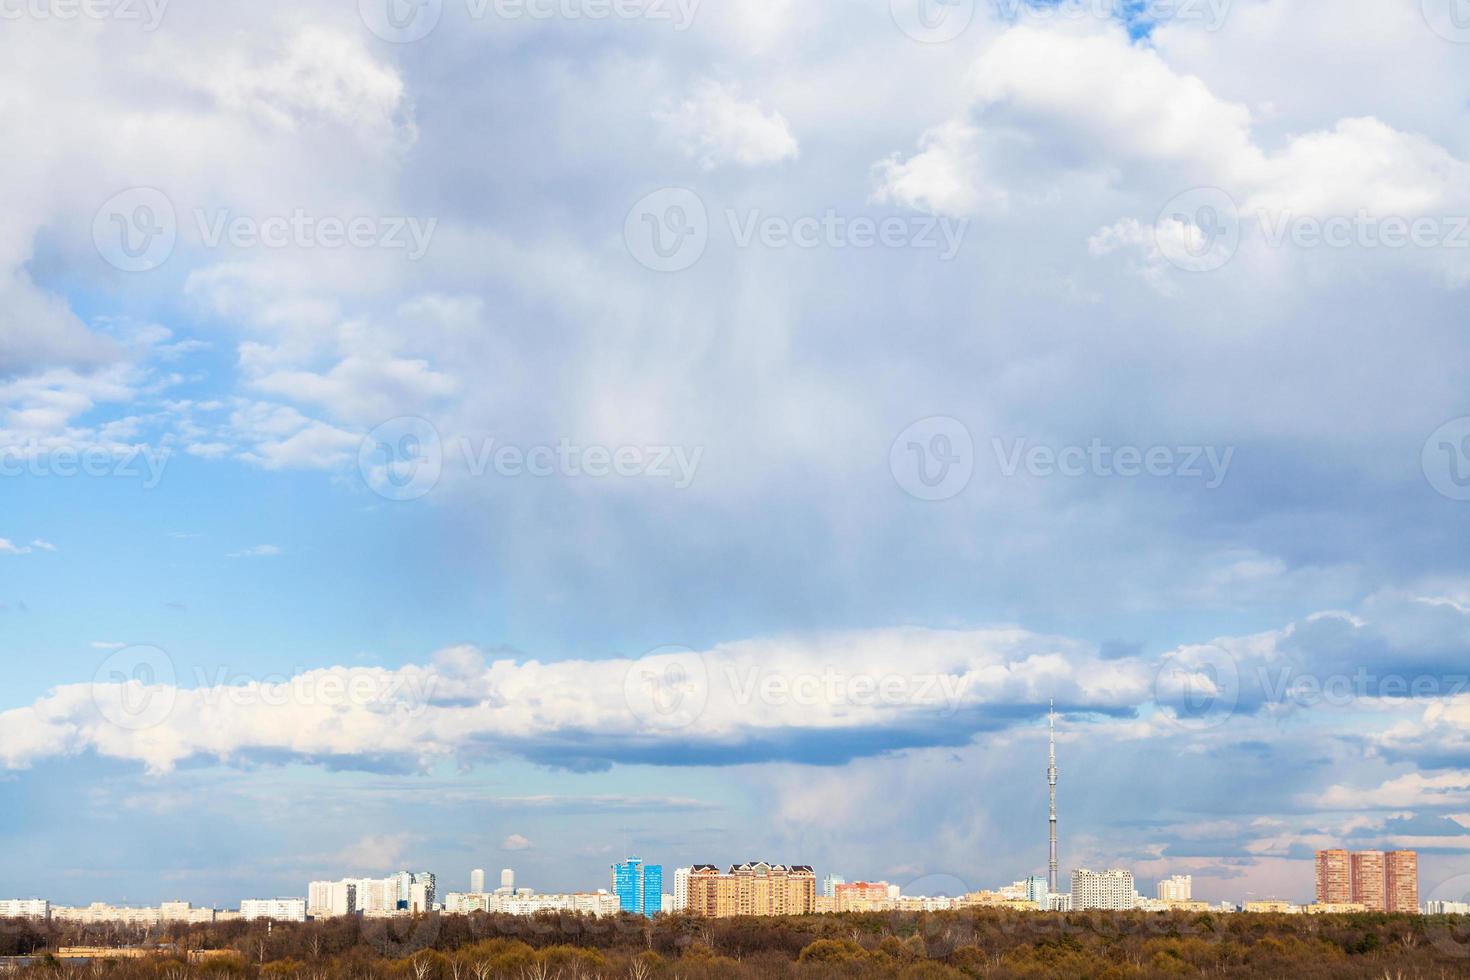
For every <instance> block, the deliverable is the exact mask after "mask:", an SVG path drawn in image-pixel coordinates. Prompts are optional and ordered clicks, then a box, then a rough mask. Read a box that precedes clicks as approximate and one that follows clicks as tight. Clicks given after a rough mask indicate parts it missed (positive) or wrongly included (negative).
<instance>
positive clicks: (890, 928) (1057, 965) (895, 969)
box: [0, 909, 1470, 980]
mask: <svg viewBox="0 0 1470 980" xmlns="http://www.w3.org/2000/svg"><path fill="white" fill-rule="evenodd" d="M103 945H105V946H112V947H121V946H132V947H139V946H144V947H149V948H156V947H162V948H163V949H164V952H161V953H160V954H159V955H157V956H155V957H150V958H148V959H116V960H113V959H105V960H100V961H92V962H85V963H84V962H79V961H74V960H59V959H56V958H55V957H54V956H52V955H51V953H53V952H54V951H55V950H57V949H58V948H60V947H64V946H103ZM201 950H208V951H214V952H212V953H208V954H202V955H201V954H200V953H199V952H198V951H201ZM191 953H192V955H191ZM0 956H31V957H34V959H33V960H32V961H31V962H30V963H29V964H28V965H18V964H15V963H13V962H12V963H11V964H10V965H8V966H7V967H6V969H7V970H8V971H9V973H10V974H11V977H10V978H8V980H551V978H558V980H613V978H618V980H622V978H632V980H655V978H657V980H675V978H678V980H702V978H716V977H718V978H725V977H729V978H737V980H738V978H750V980H774V978H782V977H790V978H809V980H819V978H827V977H856V978H860V980H861V978H874V980H878V978H884V980H887V978H896V980H944V978H952V980H964V978H976V977H986V978H996V980H1006V978H1012V977H1015V978H1044V977H1058V978H1063V977H1065V978H1069V980H1071V978H1078V977H1090V978H1099V980H1112V978H1118V980H1125V978H1126V980H1132V978H1148V980H1151V978H1158V977H1181V976H1209V977H1255V976H1269V977H1292V978H1302V980H1312V978H1323V980H1327V978H1349V980H1351V978H1364V980H1367V978H1372V980H1383V978H1385V977H1388V978H1393V980H1410V978H1426V980H1427V978H1433V980H1443V978H1449V977H1463V976H1470V919H1466V918H1454V917H1421V916H1389V915H1382V914H1374V913H1364V914H1359V915H1343V916H1304V915H1244V914H1239V915H1217V914H1191V915H1182V914H1181V915H1153V914H1143V913H1132V914H1117V913H1074V914H1069V915H1037V914H1031V915H1028V914H1024V913H1016V912H1010V911H1004V910H994V909H975V910H967V911H963V912H936V913H921V914H913V913H883V914H879V913H873V914H862V915H859V914H849V915H826V916H807V917H799V918H785V919H721V920H701V919H691V918H687V917H681V916H672V917H671V916H665V917H660V918H658V919H656V920H653V921H649V920H644V919H639V918H635V917H632V916H623V917H620V918H617V919H593V918H587V917H581V916H573V915H559V916H558V915H545V916H537V917H534V918H526V917H517V916H504V915H485V914H475V915H470V916H458V915H456V916H446V915H430V916H422V917H418V918H414V919H365V920H364V919H355V918H348V919H333V920H327V921H324V922H308V923H273V924H270V925H267V924H265V923H259V922H255V923H245V922H232V923H220V924H216V925H211V926H185V925H169V926H160V927H156V928H152V929H148V928H133V929H129V928H126V927H121V926H79V925H76V924H69V923H31V922H8V923H3V924H0Z"/></svg>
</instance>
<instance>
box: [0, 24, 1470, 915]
mask: <svg viewBox="0 0 1470 980" xmlns="http://www.w3.org/2000/svg"><path fill="white" fill-rule="evenodd" d="M1467 3H1470V0H1395V2H1384V0H1233V2H1229V0H1173V2H1169V0H1155V2H1148V3H1145V2H1142V0H1109V2H1101V0H1099V2H1073V0H1066V2H1063V0H1004V2H1001V0H996V2H981V0H851V2H844V3H802V2H798V0H719V2H702V3H701V2H697V0H616V2H613V0H566V2H565V3H563V2H559V0H533V2H525V3H523V2H519V0H507V2H488V0H486V2H482V0H470V2H459V0H421V2H420V0H253V2H251V3H244V4H231V3H218V2H215V3H210V2H207V0H192V2H191V0H168V2H163V0H86V2H79V0H0V20H3V24H0V81H3V84H4V88H3V91H4V92H5V96H4V97H3V98H0V129H3V131H4V132H5V133H6V134H7V135H9V136H10V137H11V138H10V139H9V140H8V141H7V144H8V146H7V167H6V180H5V181H3V182H0V204H3V205H4V208H3V213H4V214H5V216H6V220H5V221H4V222H3V227H0V661H3V663H4V664H5V667H6V672H5V685H4V688H3V693H0V813H3V814H5V815H6V819H5V821H4V826H3V827H0V845H3V849H4V853H5V854H6V860H5V861H4V863H3V865H0V895H5V894H13V895H17V896H24V895H30V894H36V895H44V896H48V897H49V898H51V899H54V900H56V901H58V902H60V903H65V904H71V903H84V902H90V901H92V900H107V901H109V902H119V903H122V902H126V903H132V904H138V905H148V906H150V907H151V906H153V905H156V904H157V903H161V902H163V901H165V900H170V899H175V898H178V899H182V900H186V901H191V902H193V903H196V904H198V905H200V906H203V905H206V904H213V903H221V904H223V903H234V902H238V901H240V900H241V899H242V898H250V897H269V896H276V895H281V894H283V893H285V894H294V893H295V892H297V891H299V890H300V889H301V888H302V887H303V886H304V885H306V884H307V883H309V882H312V881H334V880H341V876H342V875H344V874H347V873H349V872H350V873H351V874H353V875H359V876H361V879H360V880H363V881H372V880H374V879H377V880H382V879H383V878H384V877H385V876H387V875H390V874H393V873H395V872H397V871H399V870H401V869H404V868H408V869H411V873H416V870H414V869H417V870H421V869H438V870H439V871H440V872H447V871H449V870H450V869H453V873H454V876H455V877H454V879H453V885H454V888H455V889H456V890H458V889H462V888H463V887H465V879H464V872H463V871H461V870H459V869H468V870H474V869H476V868H480V869H482V870H485V872H486V875H487V880H486V881H485V882H484V883H483V885H484V887H486V888H488V889H490V891H491V892H493V891H494V890H495V889H494V888H493V887H492V886H494V884H495V880H496V878H495V875H496V874H497V872H498V870H499V869H501V868H504V867H507V866H515V867H516V868H517V870H518V872H519V876H520V877H519V880H520V881H521V883H522V884H523V885H526V886H527V887H529V886H530V885H531V884H532V883H533V884H534V887H536V888H537V889H544V890H545V891H546V893H547V894H569V895H570V894H576V893H577V890H578V889H586V888H600V887H607V886H608V882H607V881H605V880H604V879H605V878H607V877H608V875H607V869H608V868H610V866H611V865H612V864H614V863H615V862H619V861H624V860H625V859H626V858H628V857H629V856H642V857H643V858H644V859H645V860H646V861H648V862H651V863H654V864H657V865H659V866H660V867H661V868H662V870H663V872H664V873H665V876H666V879H665V880H664V881H663V882H662V884H661V889H662V890H664V891H667V890H668V889H669V887H670V883H669V881H668V880H667V876H668V875H671V874H672V873H674V872H675V871H676V870H677V869H678V868H681V867H693V866H694V865H695V864H697V863H701V862H715V863H716V864H717V866H718V867H719V868H720V869H721V871H722V872H724V871H726V870H727V869H728V868H729V867H731V866H732V865H739V864H742V863H745V862H752V861H771V862H776V863H784V862H794V863H797V864H799V865H800V866H809V867H812V868H814V869H815V870H816V871H817V872H818V881H819V882H820V880H821V878H823V877H825V876H826V875H828V874H836V875H837V876H839V877H845V878H847V879H849V882H848V883H851V884H859V883H866V884H873V883H875V882H887V883H889V884H894V885H897V886H899V887H900V888H901V889H906V890H907V891H908V892H910V893H912V894H915V895H921V896H922V895H934V894H941V893H947V892H952V891H960V890H963V889H972V890H980V891H984V890H995V889H1001V888H1013V885H1014V883H1016V882H1025V881H1027V880H1029V879H1031V878H1033V877H1036V876H1044V877H1046V878H1047V879H1048V881H1047V888H1048V894H1049V895H1050V894H1063V893H1066V891H1067V889H1068V888H1069V887H1070V886H1069V881H1068V879H1069V876H1070V873H1071V872H1072V871H1073V870H1079V869H1091V870H1093V871H1095V872H1097V873H1098V874H1105V873H1106V872H1108V871H1109V870H1110V869H1118V870H1126V871H1128V872H1130V873H1132V874H1133V875H1134V876H1135V880H1136V881H1137V882H1139V883H1142V884H1141V887H1142V889H1143V891H1144V894H1145V896H1152V895H1153V883H1155V882H1157V881H1159V880H1160V879H1168V878H1170V877H1171V876H1173V875H1188V876H1190V878H1191V882H1192V885H1191V887H1192V894H1193V895H1194V896H1196V897H1198V898H1200V899H1201V900H1205V901H1212V902H1220V901H1242V900H1247V899H1249V900H1251V901H1262V902H1264V901H1268V900H1270V899H1272V898H1280V899H1282V900H1291V901H1294V902H1298V903H1300V902H1305V901H1308V900H1309V899H1310V898H1311V897H1312V895H1313V890H1314V887H1315V885H1314V873H1315V865H1314V862H1315V854H1316V852H1317V851H1319V850H1322V849H1341V850H1344V851H1347V852H1348V853H1349V854H1353V853H1363V852H1383V853H1384V854H1385V855H1386V854H1388V853H1394V852H1408V851H1412V852H1414V853H1416V854H1418V855H1419V856H1420V859H1421V861H1422V867H1421V868H1420V870H1419V876H1418V877H1419V886H1420V888H1419V890H1420V893H1421V898H1422V899H1423V900H1425V901H1429V900H1435V901H1463V900H1465V899H1466V896H1467V895H1470V554H1467V550H1466V548H1465V547H1464V544H1463V533H1462V531H1463V528H1464V527H1465V525H1466V522H1467V520H1470V393H1467V389H1466V385H1465V382H1464V378H1465V373H1466V372H1465V368H1466V367H1467V366H1470V330H1467V329H1466V327H1465V321H1466V315H1465V306H1466V298H1467V296H1470V125H1467V106H1466V98H1465V93H1466V92H1467V91H1470V57H1467V52H1470V43H1467V42H1470V30H1466V29H1464V28H1463V27H1462V25H1461V24H1460V21H1461V20H1463V18H1461V17H1459V16H1458V15H1459V13H1461V12H1463V10H1464V8H1465V7H1466V4H1467ZM390 8H391V9H390ZM584 15H585V16H584ZM604 15H605V16H604ZM874 65H881V66H882V68H883V70H882V71H874V70H873V66H874ZM1344 66H1348V67H1347V68H1344ZM1053 725H1054V726H1055V735H1054V737H1053V735H1052V732H1051V729H1052V727H1053ZM1053 752H1054V754H1055V757H1056V764H1055V765H1056V770H1057V771H1059V775H1056V774H1055V773H1054V772H1053V771H1052V770H1051V769H1050V766H1051V762H1050V758H1051V755H1052V754H1053ZM1044 760H1045V761H1044ZM1044 766H1045V767H1048V771H1047V775H1046V778H1047V779H1048V792H1046V793H1044V792H1043V787H1042V782H1041V780H1042V778H1043V767H1044ZM1053 779H1058V780H1059V783H1058V785H1056V786H1055V787H1054V789H1055V794H1056V808H1057V813H1056V814H1055V817H1056V819H1055V827H1056V833H1057V835H1058V841H1057V845H1056V848H1057V852H1058V854H1057V858H1056V867H1055V868H1053V867H1051V860H1052V859H1051V857H1050V855H1049V853H1048V852H1049V848H1050V842H1049V841H1050V837H1051V824H1052V821H1053V814H1052V812H1051V800H1050V790H1051V789H1052V787H1050V781H1051V780H1053ZM1043 828H1045V829H1043ZM1362 863H1363V862H1362V861H1361V860H1360V864H1362ZM1374 868H1375V865H1374V862H1373V860H1372V859H1367V864H1366V866H1365V867H1364V868H1362V869H1360V870H1361V871H1362V875H1361V876H1362V878H1363V879H1364V880H1365V881H1376V871H1375V870H1374ZM589 872H590V874H589ZM1349 873H1351V859H1349ZM1387 874H1388V870H1387V868H1385V889H1386V888H1387ZM1053 879H1055V880H1054V881H1053ZM1396 880H1397V879H1396ZM438 885H439V888H440V890H441V891H444V892H445V894H447V893H448V892H447V889H445V888H444V885H445V882H443V881H441V882H439V883H438ZM802 887H804V886H802ZM836 887H837V886H836V884H835V883H834V884H833V890H834V892H835V889H836ZM372 888H373V886H371V885H369V886H368V889H369V890H371V889H372ZM1375 889H1376V886H1375ZM303 897H306V896H303ZM341 897H342V896H335V898H336V899H340V898H341ZM818 897H821V896H818ZM1371 897H1372V900H1373V901H1374V902H1375V903H1376V902H1377V897H1376V891H1374V892H1373V894H1372V896H1371ZM1386 901H1387V898H1386V897H1385V902H1386Z"/></svg>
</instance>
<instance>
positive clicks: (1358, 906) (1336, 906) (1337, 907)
mask: <svg viewBox="0 0 1470 980" xmlns="http://www.w3.org/2000/svg"><path fill="white" fill-rule="evenodd" d="M1302 911H1303V912H1305V913H1306V914H1307V915H1347V914H1349V913H1351V912H1366V911H1368V906H1366V905H1364V904H1363V903H1362V902H1313V903H1312V904H1311V905H1303V906H1302Z"/></svg>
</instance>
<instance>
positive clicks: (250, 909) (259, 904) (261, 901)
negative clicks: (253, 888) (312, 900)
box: [240, 898, 306, 922]
mask: <svg viewBox="0 0 1470 980" xmlns="http://www.w3.org/2000/svg"><path fill="white" fill-rule="evenodd" d="M240 918H242V919H244V920H245V921H247V922H252V921H254V920H256V919H275V920H276V921H277V922H305V921H306V899H304V898H247V899H246V900H245V901H243V902H241V903H240Z"/></svg>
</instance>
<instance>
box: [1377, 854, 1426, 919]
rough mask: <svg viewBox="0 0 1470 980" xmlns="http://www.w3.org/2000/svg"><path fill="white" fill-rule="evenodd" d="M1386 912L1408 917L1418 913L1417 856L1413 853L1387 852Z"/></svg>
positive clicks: (1385, 863)
mask: <svg viewBox="0 0 1470 980" xmlns="http://www.w3.org/2000/svg"><path fill="white" fill-rule="evenodd" d="M1384 870H1385V874H1384V879H1385V882H1384V883H1385V886H1386V888H1385V890H1386V891H1387V893H1388V911H1390V912H1405V913H1408V914H1410V915H1413V914H1416V913H1417V912H1418V911H1419V855H1418V853H1417V852H1415V851H1389V852H1388V854H1387V855H1385V859H1384Z"/></svg>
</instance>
